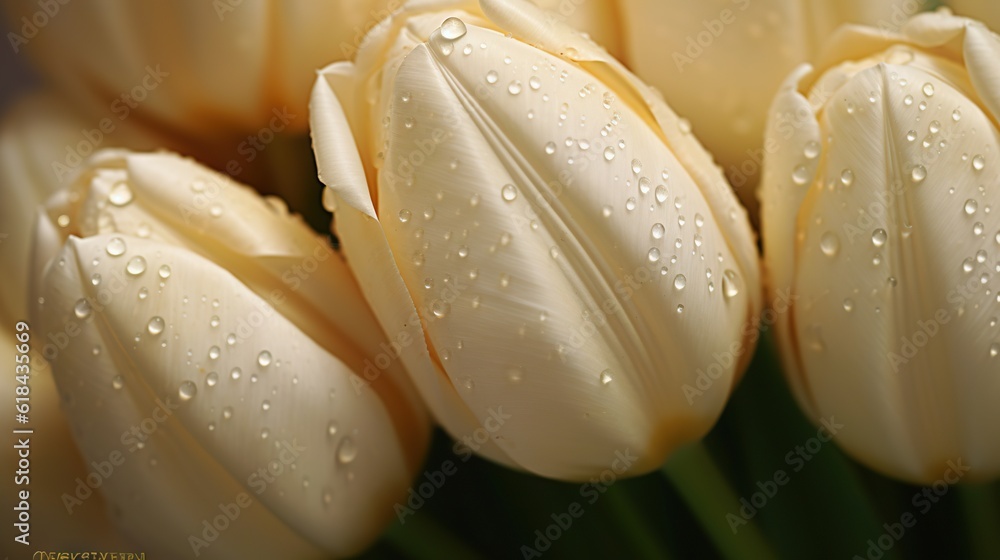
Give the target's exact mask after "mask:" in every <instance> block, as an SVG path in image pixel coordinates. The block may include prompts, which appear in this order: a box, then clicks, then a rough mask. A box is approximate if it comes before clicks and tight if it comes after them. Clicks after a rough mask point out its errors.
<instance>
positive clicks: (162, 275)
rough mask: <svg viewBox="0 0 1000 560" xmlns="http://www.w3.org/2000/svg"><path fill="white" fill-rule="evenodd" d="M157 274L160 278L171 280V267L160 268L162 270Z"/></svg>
mask: <svg viewBox="0 0 1000 560" xmlns="http://www.w3.org/2000/svg"><path fill="white" fill-rule="evenodd" d="M157 273H158V274H159V275H160V278H163V279H164V280H166V279H167V278H170V267H169V266H167V265H163V266H161V267H160V270H159V271H158V272H157Z"/></svg>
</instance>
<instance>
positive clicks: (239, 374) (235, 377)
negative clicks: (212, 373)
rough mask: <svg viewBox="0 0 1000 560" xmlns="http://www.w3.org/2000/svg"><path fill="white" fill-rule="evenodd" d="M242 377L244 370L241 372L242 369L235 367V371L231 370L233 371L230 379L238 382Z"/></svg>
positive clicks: (230, 373)
mask: <svg viewBox="0 0 1000 560" xmlns="http://www.w3.org/2000/svg"><path fill="white" fill-rule="evenodd" d="M242 376H243V370H241V369H240V368H238V367H234V368H233V369H232V370H231V371H230V372H229V377H230V378H231V379H232V380H233V381H236V380H238V379H239V378H240V377H242Z"/></svg>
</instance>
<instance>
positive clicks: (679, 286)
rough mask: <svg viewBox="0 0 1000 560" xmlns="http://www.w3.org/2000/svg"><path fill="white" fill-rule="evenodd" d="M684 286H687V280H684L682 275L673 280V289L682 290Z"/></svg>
mask: <svg viewBox="0 0 1000 560" xmlns="http://www.w3.org/2000/svg"><path fill="white" fill-rule="evenodd" d="M685 286H687V278H685V277H684V275H683V274H678V275H677V277H676V278H674V289H675V290H678V291H680V290H683V289H684V288H685Z"/></svg>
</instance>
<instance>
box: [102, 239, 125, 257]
mask: <svg viewBox="0 0 1000 560" xmlns="http://www.w3.org/2000/svg"><path fill="white" fill-rule="evenodd" d="M105 250H106V251H107V252H108V254H109V255H111V256H112V257H120V256H122V255H124V254H125V241H124V240H123V239H122V238H121V237H112V238H111V240H110V241H108V246H107V247H106V248H105Z"/></svg>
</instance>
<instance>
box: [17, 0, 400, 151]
mask: <svg viewBox="0 0 1000 560" xmlns="http://www.w3.org/2000/svg"><path fill="white" fill-rule="evenodd" d="M402 3H403V0H335V1H330V2H315V1H312V0H290V1H270V0H248V1H237V0H215V1H213V2H167V3H158V2H154V3H134V2H121V1H118V0H97V1H92V2H66V1H65V0H61V1H57V0H52V1H51V2H23V1H15V0H6V1H5V2H4V4H5V5H6V6H5V7H6V9H7V16H8V21H9V22H10V25H11V28H12V29H11V30H10V33H8V34H6V35H5V36H6V37H7V41H8V42H9V43H10V46H11V48H13V49H14V51H15V52H16V53H27V55H29V56H30V57H31V58H32V59H33V60H34V61H35V62H36V63H37V64H38V65H39V67H40V68H42V70H43V71H44V73H45V75H46V76H47V77H48V78H50V79H51V80H53V81H54V82H55V83H57V84H59V85H61V86H62V87H63V88H64V90H65V91H66V92H67V93H68V94H70V95H71V96H72V97H73V98H74V99H75V100H77V101H82V102H84V103H87V104H88V105H89V106H90V107H92V108H93V109H94V110H95V111H98V112H100V114H101V116H109V117H112V118H121V117H123V116H125V117H129V118H132V117H131V116H132V115H141V116H140V117H138V118H140V119H142V120H145V121H147V122H153V123H156V124H159V125H162V126H166V127H169V128H171V129H173V130H179V131H182V132H184V133H188V134H189V135H191V136H215V137H218V136H219V135H220V134H222V133H225V132H231V131H238V132H241V133H244V134H249V135H255V136H256V135H258V133H259V132H260V131H261V130H262V129H265V130H266V129H270V130H272V131H273V130H274V129H280V130H282V131H287V132H304V131H305V130H306V123H307V118H306V104H307V101H308V98H309V88H310V86H311V85H312V81H313V79H314V76H315V70H316V69H317V68H320V67H322V66H323V65H324V64H328V63H330V62H332V61H334V60H344V59H347V58H349V57H350V56H352V54H353V52H354V51H355V49H356V48H357V47H358V44H359V43H360V40H361V38H362V37H363V36H364V33H365V31H366V30H367V29H369V28H371V27H373V26H374V25H375V24H376V23H378V21H379V20H380V19H382V18H384V17H386V16H388V15H389V13H390V12H391V11H392V10H396V9H398V8H399V6H400V5H401V4H402ZM260 138H261V140H262V141H266V140H267V139H268V136H267V133H266V132H264V133H262V134H261V136H260ZM249 149H250V148H248V153H250V151H249ZM233 151H234V152H235V151H236V145H235V144H234V145H233ZM240 160H241V161H242V156H240Z"/></svg>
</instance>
